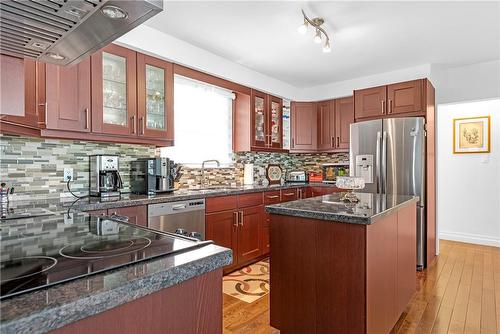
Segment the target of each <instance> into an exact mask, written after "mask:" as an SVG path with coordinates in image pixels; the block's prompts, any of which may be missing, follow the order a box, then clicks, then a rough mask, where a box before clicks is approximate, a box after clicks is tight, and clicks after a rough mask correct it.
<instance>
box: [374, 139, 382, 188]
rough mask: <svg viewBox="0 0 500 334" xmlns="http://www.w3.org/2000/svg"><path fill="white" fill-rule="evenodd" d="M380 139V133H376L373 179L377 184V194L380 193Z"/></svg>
mask: <svg viewBox="0 0 500 334" xmlns="http://www.w3.org/2000/svg"><path fill="white" fill-rule="evenodd" d="M381 139H382V133H381V132H380V131H377V148H376V151H375V173H376V175H375V177H376V182H377V193H381V192H382V189H381V183H380V181H381V180H380V172H381V170H380V167H381V165H380V140H381Z"/></svg>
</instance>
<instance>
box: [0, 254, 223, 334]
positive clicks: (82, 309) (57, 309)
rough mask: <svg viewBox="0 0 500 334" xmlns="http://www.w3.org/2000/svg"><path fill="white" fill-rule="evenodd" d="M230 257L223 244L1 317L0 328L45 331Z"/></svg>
mask: <svg viewBox="0 0 500 334" xmlns="http://www.w3.org/2000/svg"><path fill="white" fill-rule="evenodd" d="M160 259H161V258H160ZM231 259H232V252H231V250H229V249H223V248H222V249H221V250H219V251H217V252H215V253H213V254H209V255H207V256H205V257H202V258H199V259H196V260H193V261H190V262H187V263H184V264H181V265H178V266H175V267H172V268H168V269H165V270H162V271H160V272H157V273H153V274H151V275H149V276H146V277H142V278H139V279H136V280H134V281H131V282H129V283H127V284H123V285H121V286H120V287H117V288H115V289H113V290H110V291H104V292H101V293H98V294H94V295H91V296H86V297H83V298H80V299H77V300H74V301H72V302H68V303H64V304H59V305H54V306H53V307H48V308H46V309H44V310H41V311H40V312H35V313H33V314H29V315H27V316H25V317H20V318H15V319H12V320H8V321H2V322H1V325H0V332H2V333H16V334H22V333H46V332H49V331H52V330H55V329H58V328H61V327H63V326H66V325H69V324H71V323H73V322H76V321H79V320H82V319H85V318H87V317H90V316H94V315H97V314H99V313H102V312H105V311H107V310H109V309H112V308H114V307H117V306H120V305H122V304H126V303H129V302H132V301H134V300H136V299H139V298H141V297H144V296H147V295H149V294H152V293H155V292H158V291H160V290H162V289H165V288H169V287H172V286H174V285H176V284H180V283H182V282H184V281H187V280H189V279H191V278H194V277H198V276H201V275H203V274H206V273H208V272H211V271H213V270H217V269H219V268H222V267H223V266H225V265H228V264H230V263H231V261H232V260H231ZM157 260H158V259H157ZM118 270H119V269H118ZM69 283H70V282H69Z"/></svg>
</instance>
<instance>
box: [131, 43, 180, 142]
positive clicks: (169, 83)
mask: <svg viewBox="0 0 500 334" xmlns="http://www.w3.org/2000/svg"><path fill="white" fill-rule="evenodd" d="M173 73H174V72H173V64H172V63H169V62H166V61H163V60H161V59H157V58H154V57H150V56H147V55H144V54H141V53H138V54H137V126H136V128H138V133H137V134H138V135H139V136H146V137H157V138H163V139H170V140H173V139H174V119H173V115H174V112H173V108H174V106H173V97H174V87H173V85H174V74H173ZM136 128H134V129H136Z"/></svg>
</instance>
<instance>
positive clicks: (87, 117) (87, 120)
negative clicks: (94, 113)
mask: <svg viewBox="0 0 500 334" xmlns="http://www.w3.org/2000/svg"><path fill="white" fill-rule="evenodd" d="M89 123H90V120H89V108H85V130H88V129H89Z"/></svg>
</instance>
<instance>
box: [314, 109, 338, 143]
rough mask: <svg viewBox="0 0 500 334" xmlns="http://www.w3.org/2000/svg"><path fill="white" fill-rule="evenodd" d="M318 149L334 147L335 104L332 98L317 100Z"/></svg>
mask: <svg viewBox="0 0 500 334" xmlns="http://www.w3.org/2000/svg"><path fill="white" fill-rule="evenodd" d="M317 126H318V150H321V151H328V150H331V149H334V148H335V104H334V101H333V100H328V101H322V102H318V125H317Z"/></svg>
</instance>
